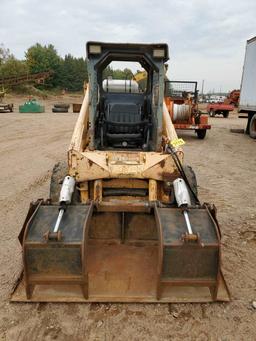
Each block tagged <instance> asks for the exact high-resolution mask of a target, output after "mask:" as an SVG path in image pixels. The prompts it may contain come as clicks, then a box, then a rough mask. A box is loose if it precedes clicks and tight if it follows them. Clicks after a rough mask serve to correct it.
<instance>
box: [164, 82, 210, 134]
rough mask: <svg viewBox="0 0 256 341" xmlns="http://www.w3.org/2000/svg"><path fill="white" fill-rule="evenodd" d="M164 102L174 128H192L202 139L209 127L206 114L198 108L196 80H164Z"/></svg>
mask: <svg viewBox="0 0 256 341" xmlns="http://www.w3.org/2000/svg"><path fill="white" fill-rule="evenodd" d="M165 103H166V106H167V108H168V111H169V114H170V116H171V119H172V122H173V124H174V127H175V129H182V130H194V131H195V132H196V133H197V137H198V138H199V139H204V138H205V135H206V130H207V129H211V126H210V125H209V124H208V115H204V114H202V113H201V112H200V111H199V110H198V104H197V82H192V81H186V82H183V81H166V82H165Z"/></svg>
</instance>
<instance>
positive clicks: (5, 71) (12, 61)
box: [0, 56, 28, 77]
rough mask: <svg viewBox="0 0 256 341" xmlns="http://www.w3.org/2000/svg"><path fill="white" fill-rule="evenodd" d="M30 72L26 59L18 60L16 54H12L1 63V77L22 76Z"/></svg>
mask: <svg viewBox="0 0 256 341" xmlns="http://www.w3.org/2000/svg"><path fill="white" fill-rule="evenodd" d="M27 72H28V67H27V64H26V62H25V61H22V60H18V59H16V58H14V56H10V57H9V58H8V59H7V60H5V62H3V63H2V64H1V65H0V75H1V77H12V76H20V75H23V74H25V73H27Z"/></svg>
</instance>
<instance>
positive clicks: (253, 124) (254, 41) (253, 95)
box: [238, 36, 256, 139]
mask: <svg viewBox="0 0 256 341" xmlns="http://www.w3.org/2000/svg"><path fill="white" fill-rule="evenodd" d="M238 110H239V112H240V113H248V122H247V127H246V133H247V134H249V135H250V137H252V138H254V139H256V36H255V37H254V38H251V39H249V40H247V44H246V50H245V58H244V67H243V75H242V81H241V90H240V101H239V108H238Z"/></svg>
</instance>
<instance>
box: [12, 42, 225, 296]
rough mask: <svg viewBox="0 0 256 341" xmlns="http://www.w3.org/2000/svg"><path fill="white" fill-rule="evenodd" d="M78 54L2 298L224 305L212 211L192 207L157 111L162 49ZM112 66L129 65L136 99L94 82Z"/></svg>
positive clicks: (186, 178) (93, 46) (96, 45)
mask: <svg viewBox="0 0 256 341" xmlns="http://www.w3.org/2000/svg"><path fill="white" fill-rule="evenodd" d="M87 58H88V71H89V84H88V86H87V90H86V93H85V97H84V101H83V104H82V107H81V111H80V114H79V117H78V120H77V122H76V125H75V129H74V133H73V137H72V140H71V144H70V148H69V151H68V164H67V165H65V164H62V163H59V164H57V165H56V166H55V167H54V171H53V175H52V179H51V185H50V198H49V199H47V200H42V199H39V200H37V201H36V202H33V203H31V205H30V208H29V211H28V214H27V217H26V219H25V222H24V225H23V228H22V230H21V232H20V235H19V240H20V243H21V245H22V249H23V264H24V270H23V274H22V276H21V278H20V281H19V283H18V284H17V286H16V289H15V291H14V293H13V295H12V300H13V301H27V302H40V301H44V302H206V301H228V300H229V292H228V289H227V286H226V284H225V281H224V278H223V276H222V272H221V246H220V238H221V233H220V229H219V225H218V222H217V219H216V210H215V207H214V206H211V205H209V204H201V203H200V202H199V200H198V197H197V186H196V178H195V174H194V172H193V171H192V169H191V168H190V167H188V166H186V165H184V163H183V151H182V149H181V146H180V145H179V143H178V142H177V141H179V140H178V139H177V135H176V132H175V129H174V127H173V124H172V121H171V118H170V115H169V113H168V110H167V108H166V104H165V103H164V77H165V71H164V63H165V62H166V61H167V60H168V46H167V45H166V44H143V45H141V44H114V43H101V42H88V43H87ZM112 61H133V62H138V63H140V64H141V66H142V67H143V68H144V69H145V70H146V72H147V75H148V77H147V86H146V89H145V91H142V90H141V89H139V88H138V87H137V86H136V84H135V83H134V82H135V81H134V80H133V81H131V82H130V85H129V84H128V82H127V80H124V81H119V82H111V80H109V82H106V81H105V82H104V79H103V74H104V69H105V68H106V67H107V66H108V65H109V63H110V62H112Z"/></svg>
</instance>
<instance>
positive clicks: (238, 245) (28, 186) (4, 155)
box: [0, 97, 256, 341]
mask: <svg viewBox="0 0 256 341" xmlns="http://www.w3.org/2000/svg"><path fill="white" fill-rule="evenodd" d="M9 99H10V98H9ZM11 100H12V101H14V102H15V103H14V104H15V105H16V109H17V104H18V103H19V104H20V103H23V102H24V98H22V97H19V98H15V100H14V99H13V98H12V99H11ZM58 100H62V101H65V102H78V103H79V102H80V98H79V97H73V98H71V97H65V98H59V99H58ZM54 101H56V99H52V100H47V101H41V102H44V103H45V104H46V109H47V112H46V113H44V114H18V113H17V112H16V113H12V114H0V164H1V175H0V207H1V214H0V222H1V224H0V231H1V237H0V340H8V341H9V340H10V341H12V340H22V341H23V340H64V341H65V340H78V341H79V340H219V341H220V340H222V341H224V340H255V339H256V309H254V308H253V307H252V301H253V300H256V266H255V264H256V224H255V223H256V182H255V171H256V140H252V139H250V138H249V137H248V136H246V135H243V134H234V133H231V132H230V128H244V127H245V124H246V120H244V119H239V118H238V117H237V114H231V115H230V117H229V118H228V119H224V118H222V117H216V118H211V119H210V123H211V124H212V129H211V131H209V132H208V133H207V136H206V138H205V140H198V139H197V138H196V135H195V134H194V133H193V132H190V133H188V132H184V133H181V132H180V133H179V135H180V137H183V138H184V139H185V141H186V145H185V147H184V149H185V159H186V162H187V163H188V164H190V165H191V166H192V167H193V168H194V170H195V172H196V174H197V179H198V184H199V194H200V198H201V201H207V202H213V203H215V205H216V206H217V208H218V219H219V222H220V225H221V228H222V232H223V242H222V244H223V248H222V250H223V272H224V275H225V278H226V281H227V283H228V286H229V289H230V291H231V294H232V302H231V303H228V304H224V303H214V304H42V303H41V304H16V303H10V302H9V297H10V293H11V291H12V288H13V285H14V283H15V281H16V279H17V277H18V275H19V272H20V269H21V248H20V245H19V243H18V240H17V236H18V233H19V230H20V228H21V225H22V223H23V220H24V217H25V215H26V212H27V209H28V206H29V202H30V201H32V200H33V199H37V198H41V197H44V198H46V197H48V191H49V180H50V174H51V170H52V168H53V165H54V164H55V163H56V162H57V161H58V160H61V159H64V158H65V156H66V150H67V148H68V145H69V141H70V138H71V134H72V130H73V127H74V124H75V121H76V118H77V114H73V113H71V112H70V113H68V114H53V113H51V112H50V105H51V104H52V103H53V102H54Z"/></svg>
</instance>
